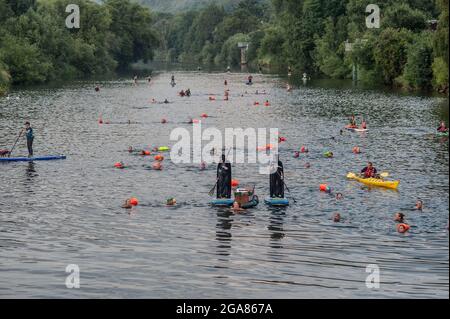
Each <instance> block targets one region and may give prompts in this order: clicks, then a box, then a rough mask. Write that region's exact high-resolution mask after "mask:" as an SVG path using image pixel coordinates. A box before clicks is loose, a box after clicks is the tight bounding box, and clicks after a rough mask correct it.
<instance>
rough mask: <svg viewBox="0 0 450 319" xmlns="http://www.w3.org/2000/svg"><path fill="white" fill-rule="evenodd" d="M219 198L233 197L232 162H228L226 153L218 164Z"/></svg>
mask: <svg viewBox="0 0 450 319" xmlns="http://www.w3.org/2000/svg"><path fill="white" fill-rule="evenodd" d="M217 198H218V199H220V198H231V164H230V163H227V162H226V159H225V154H222V161H221V162H220V163H219V164H218V165H217Z"/></svg>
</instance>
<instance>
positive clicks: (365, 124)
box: [361, 119, 367, 130]
mask: <svg viewBox="0 0 450 319" xmlns="http://www.w3.org/2000/svg"><path fill="white" fill-rule="evenodd" d="M361 128H362V129H363V130H365V129H367V123H366V120H365V119H363V120H362V122H361Z"/></svg>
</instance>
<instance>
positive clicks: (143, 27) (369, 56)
mask: <svg viewBox="0 0 450 319" xmlns="http://www.w3.org/2000/svg"><path fill="white" fill-rule="evenodd" d="M136 2H140V3H143V4H145V3H148V0H140V1H139V0H105V1H101V3H97V2H95V1H89V0H0V94H1V92H4V91H5V89H6V87H7V86H8V85H10V84H30V83H43V82H49V81H55V80H61V79H64V80H67V79H75V78H84V77H90V78H95V77H99V76H105V75H108V74H112V73H114V72H116V71H118V70H121V69H123V70H125V69H127V68H128V67H129V66H130V65H131V64H132V63H134V62H137V61H143V62H145V61H147V60H151V59H152V58H153V57H156V59H158V60H163V61H169V62H182V63H191V64H192V63H195V64H197V63H198V64H215V65H222V66H227V65H229V66H231V67H239V65H240V59H241V55H240V50H239V48H238V44H239V43H241V42H244V43H249V47H248V51H247V61H248V62H249V65H250V66H252V67H254V68H261V69H263V70H269V71H273V72H278V71H281V72H286V71H287V68H288V67H289V66H290V67H291V68H292V70H293V73H294V75H301V74H302V73H304V72H306V73H307V74H308V75H309V76H312V77H324V78H332V79H349V78H352V77H353V76H355V75H356V76H357V77H358V80H359V81H362V82H365V83H366V84H374V85H375V84H376V85H378V84H384V85H387V86H398V87H403V88H406V89H410V90H431V89H436V90H439V91H440V92H443V93H448V78H449V75H448V63H449V53H448V27H449V26H448V18H449V17H448V0H432V1H431V0H402V1H397V0H383V1H378V4H379V6H380V10H381V27H380V28H378V29H369V28H367V26H366V16H367V15H368V14H367V13H366V12H365V10H366V6H367V5H368V4H370V3H371V2H373V1H371V0H242V1H237V0H236V1H234V0H233V1H223V2H220V1H219V2H217V3H216V2H215V3H216V4H210V5H207V6H205V7H201V8H199V7H198V6H195V7H194V8H195V9H183V10H182V11H181V12H178V13H156V12H151V11H150V10H149V9H148V8H144V7H142V6H141V5H140V4H138V3H136ZM167 2H171V1H167ZM70 3H74V4H78V5H79V6H80V11H81V28H80V29H68V28H67V27H66V26H65V19H66V17H67V16H68V15H69V13H66V12H65V9H66V6H67V5H68V4H70ZM152 3H155V2H154V1H153V2H152ZM180 3H181V2H180ZM189 3H191V2H189V1H183V2H182V3H181V4H183V8H187V6H188V4H189ZM192 3H193V2H192ZM205 3H206V2H205ZM349 49H351V50H349Z"/></svg>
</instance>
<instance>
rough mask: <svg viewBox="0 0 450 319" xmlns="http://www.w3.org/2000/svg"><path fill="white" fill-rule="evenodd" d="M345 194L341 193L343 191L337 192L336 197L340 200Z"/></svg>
mask: <svg viewBox="0 0 450 319" xmlns="http://www.w3.org/2000/svg"><path fill="white" fill-rule="evenodd" d="M343 197H344V196H343V195H342V194H341V193H337V194H336V199H337V200H339V199H342V198H343Z"/></svg>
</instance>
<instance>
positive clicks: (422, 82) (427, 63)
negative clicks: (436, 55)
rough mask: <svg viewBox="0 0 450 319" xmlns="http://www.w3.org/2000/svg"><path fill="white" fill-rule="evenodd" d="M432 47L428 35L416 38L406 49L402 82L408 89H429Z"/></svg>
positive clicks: (431, 76) (431, 72)
mask: <svg viewBox="0 0 450 319" xmlns="http://www.w3.org/2000/svg"><path fill="white" fill-rule="evenodd" d="M432 63H433V47H432V43H431V40H430V37H429V34H420V35H419V36H416V37H415V39H414V42H413V43H412V44H410V45H409V47H408V58H407V62H406V65H405V71H404V73H403V80H404V81H405V84H406V85H407V86H408V87H412V88H418V89H429V88H430V87H431V83H432V79H433V70H432Z"/></svg>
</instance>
